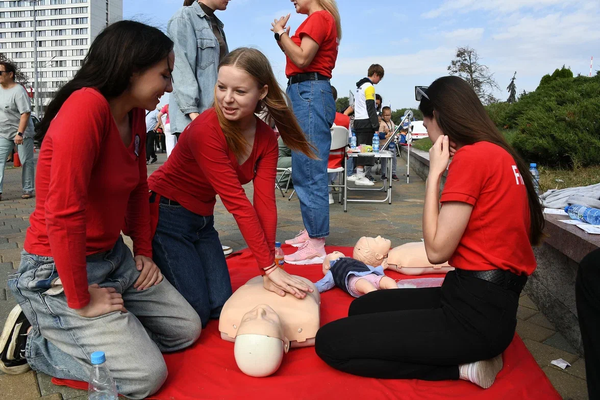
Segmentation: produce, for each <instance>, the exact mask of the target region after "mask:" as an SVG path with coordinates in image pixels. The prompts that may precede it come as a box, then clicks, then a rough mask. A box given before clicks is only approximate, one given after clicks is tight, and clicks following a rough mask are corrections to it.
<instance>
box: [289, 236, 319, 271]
mask: <svg viewBox="0 0 600 400" xmlns="http://www.w3.org/2000/svg"><path fill="white" fill-rule="evenodd" d="M326 255H327V254H326V253H325V239H309V240H307V241H306V242H304V244H303V245H302V246H301V247H300V248H299V249H298V251H297V252H295V253H294V254H289V255H287V256H285V257H284V261H285V262H286V263H288V264H294V265H308V264H322V263H323V261H324V260H325V256H326Z"/></svg>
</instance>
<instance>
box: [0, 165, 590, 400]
mask: <svg viewBox="0 0 600 400" xmlns="http://www.w3.org/2000/svg"><path fill="white" fill-rule="evenodd" d="M36 156H37V155H36ZM164 160H165V155H164V154H160V155H159V162H158V163H156V164H153V165H152V166H150V167H149V170H150V171H154V170H156V169H157V168H158V167H159V166H160V165H161V163H162V162H164ZM405 172H406V166H405V165H404V163H403V161H402V160H400V159H399V160H398V175H399V176H400V177H401V178H402V177H403V174H404V173H405ZM20 182H21V170H20V168H17V169H7V171H6V174H5V181H4V193H3V195H2V198H3V200H2V201H1V202H0V323H1V324H2V325H3V324H4V320H5V319H6V316H7V315H8V312H9V311H10V310H11V309H12V307H13V306H14V304H15V301H14V299H13V298H12V295H11V294H10V293H7V292H8V289H7V288H6V280H7V277H8V276H9V275H10V274H11V273H13V272H14V269H15V268H17V267H18V265H19V261H20V252H21V249H22V248H23V242H24V240H25V231H26V229H27V227H28V226H29V223H28V218H29V214H30V213H31V212H32V211H33V207H34V204H35V199H31V200H21V191H20ZM246 190H247V193H248V196H249V197H250V198H251V193H252V185H248V187H247V188H246ZM276 194H277V212H278V219H279V223H278V228H277V240H279V241H284V240H285V239H289V238H291V237H293V236H295V235H296V234H297V233H298V231H299V230H300V229H302V223H301V216H300V207H299V204H298V199H297V197H294V198H293V199H292V201H288V200H287V197H286V198H283V197H281V195H280V194H279V191H277V192H276ZM378 194H381V193H378ZM424 195H425V183H424V182H423V181H422V180H421V179H420V178H419V177H418V176H416V175H415V174H411V183H410V184H407V183H406V180H405V179H404V181H401V182H394V188H393V204H392V205H388V204H387V203H385V204H358V203H352V204H349V205H348V212H347V213H344V212H343V209H342V206H341V205H340V204H337V203H336V204H333V205H331V207H330V211H331V216H330V221H331V229H330V230H331V233H330V236H329V238H328V239H327V243H328V244H331V245H338V246H354V244H355V243H356V241H357V240H358V239H359V238H360V237H361V236H364V235H372V236H375V235H381V236H384V237H386V238H388V239H390V240H391V241H392V245H393V246H398V245H400V244H403V243H406V242H412V241H419V240H421V236H422V232H421V216H422V207H423V198H424ZM373 196H375V195H373ZM215 227H216V228H217V230H218V231H219V233H220V237H221V241H222V242H223V243H224V244H227V245H230V246H232V247H233V248H234V250H240V249H242V248H244V247H246V246H245V244H244V240H243V238H242V235H241V234H240V232H239V230H238V228H237V225H236V223H235V220H234V219H233V217H232V216H231V215H229V214H228V213H227V211H226V210H225V208H224V207H223V205H222V204H221V203H220V202H217V207H216V210H215ZM517 332H518V333H519V335H520V336H521V338H522V339H523V341H524V342H525V345H526V346H527V347H528V349H529V351H531V353H532V354H533V356H534V357H535V359H536V361H537V363H538V365H539V366H540V367H541V368H542V369H543V370H544V372H545V373H546V375H547V376H548V378H549V379H550V381H551V382H552V384H553V385H554V387H555V388H556V389H557V390H558V392H559V393H560V394H561V395H562V396H563V398H564V399H574V400H575V399H582V400H583V399H587V390H586V386H585V367H584V360H583V358H581V357H579V356H578V355H577V354H576V352H575V350H574V349H572V348H571V347H570V346H569V344H568V343H567V342H566V340H565V339H564V338H563V337H562V336H561V335H560V334H559V333H557V332H556V331H555V329H554V327H553V325H552V324H551V323H550V322H549V321H548V320H547V319H546V318H545V317H544V315H543V314H542V313H541V312H539V311H538V308H537V306H536V305H535V304H534V303H533V302H532V301H531V300H530V299H529V298H528V297H527V296H525V295H523V296H522V297H521V299H520V307H519V310H518V325H517ZM557 358H562V359H564V360H566V361H568V362H570V363H571V364H572V367H569V368H567V369H566V370H565V371H562V370H560V369H558V368H557V367H554V366H552V365H551V364H550V361H552V360H554V359H557ZM39 398H43V399H52V400H60V399H65V400H66V399H79V400H83V399H87V392H84V391H79V390H73V389H69V388H62V387H58V386H54V385H52V384H51V383H50V378H49V377H48V376H46V375H43V374H36V373H34V372H32V371H30V372H28V373H26V374H22V375H16V376H9V375H1V373H0V399H3V400H11V399H15V400H28V399H39ZM482 398H485V395H482ZM515 400H516V399H515Z"/></svg>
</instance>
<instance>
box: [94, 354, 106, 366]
mask: <svg viewBox="0 0 600 400" xmlns="http://www.w3.org/2000/svg"><path fill="white" fill-rule="evenodd" d="M91 360H92V365H98V364H102V363H103V362H105V361H106V356H105V355H104V352H103V351H95V352H93V353H92V357H91Z"/></svg>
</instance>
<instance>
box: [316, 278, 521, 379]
mask: <svg viewBox="0 0 600 400" xmlns="http://www.w3.org/2000/svg"><path fill="white" fill-rule="evenodd" d="M518 303H519V294H518V293H517V292H515V291H512V290H509V289H505V288H503V287H501V286H499V285H496V284H494V283H490V282H487V281H484V280H481V279H478V278H474V277H466V276H460V275H458V274H457V273H456V272H449V273H448V275H447V276H446V279H445V280H444V283H443V285H442V287H441V288H427V289H396V290H380V291H376V292H371V293H369V294H366V295H364V296H362V297H360V298H358V299H356V300H354V301H353V302H352V304H351V305H350V310H349V311H348V318H343V319H340V320H337V321H334V322H331V323H329V324H326V325H324V326H323V327H322V328H321V329H320V330H319V331H318V332H317V336H316V343H315V350H316V352H317V355H318V356H319V357H321V359H323V361H325V362H326V363H327V364H329V365H330V366H331V367H333V368H335V369H338V370H340V371H344V372H347V373H350V374H354V375H360V376H366V377H372V378H389V379H424V380H431V381H437V380H445V379H458V378H459V370H458V366H459V365H460V364H466V363H471V362H475V361H479V360H486V359H490V358H492V357H495V356H497V355H498V354H501V353H502V352H503V351H504V350H505V349H506V348H507V347H508V345H509V344H510V343H511V341H512V339H513V337H514V334H515V328H516V325H517V318H516V315H517V307H518Z"/></svg>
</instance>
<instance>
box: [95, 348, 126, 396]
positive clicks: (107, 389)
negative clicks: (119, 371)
mask: <svg viewBox="0 0 600 400" xmlns="http://www.w3.org/2000/svg"><path fill="white" fill-rule="evenodd" d="M91 361H92V374H91V375H90V381H89V385H88V399H89V400H118V398H119V394H118V393H117V386H116V385H115V381H114V380H113V378H112V376H111V375H110V371H109V370H108V367H107V366H106V356H105V355H104V352H103V351H95V352H93V353H92V357H91Z"/></svg>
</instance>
